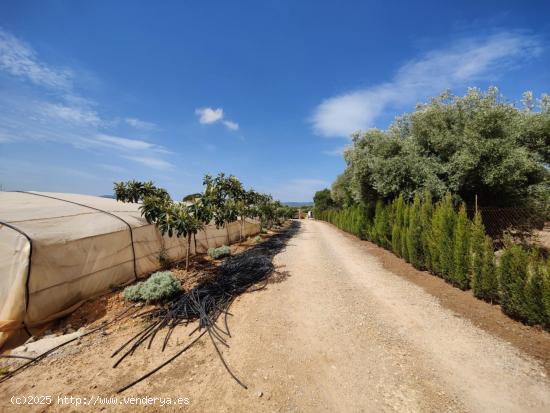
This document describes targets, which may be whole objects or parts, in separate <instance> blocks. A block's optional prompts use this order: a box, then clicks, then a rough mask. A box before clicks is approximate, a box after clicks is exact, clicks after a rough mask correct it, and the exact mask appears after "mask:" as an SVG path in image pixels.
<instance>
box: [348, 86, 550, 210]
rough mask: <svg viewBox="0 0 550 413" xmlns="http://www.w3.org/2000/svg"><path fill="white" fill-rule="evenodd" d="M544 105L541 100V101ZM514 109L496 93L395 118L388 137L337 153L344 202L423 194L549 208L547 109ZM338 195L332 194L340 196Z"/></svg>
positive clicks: (440, 102)
mask: <svg viewBox="0 0 550 413" xmlns="http://www.w3.org/2000/svg"><path fill="white" fill-rule="evenodd" d="M548 100H549V99H546V101H548ZM547 106H548V104H544V103H543V102H542V100H541V110H539V111H535V110H521V109H518V108H517V107H515V106H514V105H513V104H512V103H509V102H507V101H506V100H504V99H503V98H501V97H500V94H499V92H498V90H497V89H496V88H490V89H489V90H488V91H487V92H485V93H483V92H481V91H479V90H478V89H470V90H469V91H468V93H467V94H466V95H465V96H462V97H460V96H453V95H451V94H450V93H448V92H445V93H443V94H442V95H440V96H438V97H436V98H434V99H432V100H431V101H430V102H429V103H426V104H424V105H420V106H419V108H418V109H417V110H416V111H415V112H413V113H410V114H407V115H404V116H402V117H400V118H398V119H397V120H396V121H395V123H394V124H393V125H392V126H391V127H390V128H389V129H388V130H387V131H381V130H375V129H372V130H369V131H367V132H365V133H363V134H355V135H353V137H352V138H353V146H352V147H351V148H350V149H348V150H347V151H346V152H345V153H344V158H345V160H346V163H347V168H346V171H345V172H344V175H345V176H346V179H345V180H344V181H345V182H349V183H348V185H349V190H350V192H351V198H353V199H356V200H361V201H363V202H364V203H368V202H371V201H376V200H377V199H378V198H381V199H384V200H392V199H394V198H396V197H398V196H399V195H400V194H402V195H403V197H404V198H405V200H407V201H410V200H411V199H412V198H413V197H414V195H415V194H417V193H419V194H421V193H423V192H424V191H426V190H427V191H429V192H430V193H431V194H432V195H433V196H434V197H435V198H436V199H440V198H441V197H443V196H444V194H445V193H447V192H450V193H452V194H453V195H455V196H456V197H457V199H458V200H462V201H464V202H466V203H467V204H473V201H474V197H475V196H476V195H478V197H479V202H480V205H482V206H486V205H490V206H510V205H513V206H519V205H522V206H531V205H544V203H545V202H548V198H549V191H548V182H549V179H550V172H549V170H548V168H547V167H546V166H547V165H548V164H549V163H550V149H549V148H550V110H549V109H548V107H547ZM344 192H345V191H342V189H339V193H344Z"/></svg>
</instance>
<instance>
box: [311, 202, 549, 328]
mask: <svg viewBox="0 0 550 413" xmlns="http://www.w3.org/2000/svg"><path fill="white" fill-rule="evenodd" d="M316 218H318V219H321V220H325V221H328V222H330V223H332V224H334V225H336V226H337V227H338V228H340V229H342V230H344V231H346V232H349V233H352V234H354V235H356V236H357V237H359V238H361V239H367V240H369V241H372V242H374V243H376V244H378V245H379V246H381V247H383V248H386V249H388V250H390V251H392V252H393V253H395V254H396V255H397V256H399V257H401V258H403V259H405V260H406V261H408V262H410V263H411V264H412V265H413V266H414V267H415V268H418V269H421V270H427V271H429V272H431V273H433V274H435V275H437V276H439V277H442V278H443V279H445V280H446V281H447V282H449V283H451V284H452V285H454V286H456V287H458V288H461V289H462V290H468V289H470V288H471V289H472V290H473V293H474V295H475V296H476V297H478V298H480V299H483V300H486V301H488V302H491V303H500V305H501V307H502V310H503V311H504V313H506V314H508V315H509V316H511V317H513V318H515V319H519V320H521V321H523V322H525V323H528V324H540V325H543V326H545V327H550V258H548V259H547V260H546V261H545V260H544V258H543V257H542V256H541V254H540V253H539V251H537V250H526V249H524V248H523V247H521V246H519V245H515V244H513V243H512V241H511V240H510V239H507V240H506V241H505V245H504V249H503V251H502V253H501V254H499V257H498V259H497V257H496V256H495V251H494V247H493V240H492V239H491V238H490V237H489V236H487V235H486V233H485V228H484V226H483V222H482V219H481V215H480V214H479V213H476V214H475V215H474V217H473V219H469V218H468V215H467V213H466V207H465V205H460V206H459V208H458V210H457V209H456V208H455V206H454V204H453V200H452V197H451V195H450V194H447V195H446V196H445V197H444V198H443V199H441V200H440V201H438V202H433V201H432V198H431V196H430V195H429V194H426V195H424V196H423V197H420V196H419V195H417V196H415V198H414V199H413V201H412V202H406V201H405V200H404V199H403V197H402V196H399V197H398V198H396V199H394V200H393V201H392V202H390V203H384V202H382V201H378V202H377V203H376V206H375V207H374V208H372V207H364V206H359V205H356V206H354V207H351V208H347V209H340V210H336V209H332V210H327V211H322V212H317V216H316Z"/></svg>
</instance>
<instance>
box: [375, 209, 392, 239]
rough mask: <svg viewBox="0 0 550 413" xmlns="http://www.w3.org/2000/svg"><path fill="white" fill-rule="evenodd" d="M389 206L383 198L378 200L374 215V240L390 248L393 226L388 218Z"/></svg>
mask: <svg viewBox="0 0 550 413" xmlns="http://www.w3.org/2000/svg"><path fill="white" fill-rule="evenodd" d="M388 210H389V207H388V206H386V205H384V202H383V201H382V200H378V201H377V202H376V212H375V215H374V237H373V238H374V241H375V242H376V244H378V245H380V246H381V247H382V248H390V247H391V242H390V239H391V238H390V237H391V226H390V223H389V219H388Z"/></svg>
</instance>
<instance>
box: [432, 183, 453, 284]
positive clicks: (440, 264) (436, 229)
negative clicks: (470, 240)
mask: <svg viewBox="0 0 550 413" xmlns="http://www.w3.org/2000/svg"><path fill="white" fill-rule="evenodd" d="M455 224H456V212H455V210H454V207H453V201H452V198H451V195H450V194H447V195H445V196H444V197H443V199H442V200H441V201H439V202H438V203H437V204H436V206H435V209H434V212H433V215H432V225H431V234H430V239H429V250H430V257H431V260H432V270H433V271H434V272H435V273H436V274H438V275H440V276H442V277H443V278H445V279H446V280H449V281H451V273H452V270H453V267H454V245H453V244H454V230H455Z"/></svg>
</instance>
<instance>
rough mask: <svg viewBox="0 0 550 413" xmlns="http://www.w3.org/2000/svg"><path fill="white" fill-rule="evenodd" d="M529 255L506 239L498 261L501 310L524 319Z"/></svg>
mask: <svg viewBox="0 0 550 413" xmlns="http://www.w3.org/2000/svg"><path fill="white" fill-rule="evenodd" d="M528 263H529V255H528V253H527V252H526V251H525V250H523V248H521V247H520V246H519V245H514V244H512V243H511V241H510V240H507V243H506V248H505V250H504V253H503V254H502V257H501V261H500V280H499V281H500V291H501V294H500V302H501V304H502V311H504V312H505V313H506V314H508V315H509V316H511V317H515V318H518V319H523V320H525V309H524V303H525V295H524V289H525V282H526V281H527V267H528Z"/></svg>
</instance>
